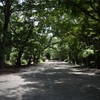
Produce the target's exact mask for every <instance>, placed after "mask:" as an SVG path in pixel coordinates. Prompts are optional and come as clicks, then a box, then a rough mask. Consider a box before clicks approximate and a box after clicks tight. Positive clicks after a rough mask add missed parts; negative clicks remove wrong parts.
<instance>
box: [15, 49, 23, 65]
mask: <svg viewBox="0 0 100 100" xmlns="http://www.w3.org/2000/svg"><path fill="white" fill-rule="evenodd" d="M22 54H23V50H19V52H18V57H17V61H16V66H21V57H22Z"/></svg>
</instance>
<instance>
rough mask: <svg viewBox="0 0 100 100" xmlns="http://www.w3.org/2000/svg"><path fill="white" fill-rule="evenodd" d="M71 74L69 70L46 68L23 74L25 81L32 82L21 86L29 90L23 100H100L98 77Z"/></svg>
mask: <svg viewBox="0 0 100 100" xmlns="http://www.w3.org/2000/svg"><path fill="white" fill-rule="evenodd" d="M71 72H73V71H72V70H71V69H70V68H67V69H55V68H51V69H50V68H48V69H46V70H44V71H40V72H37V73H31V74H25V75H24V74H23V75H22V76H21V77H22V78H24V79H25V81H30V82H33V84H27V85H24V86H23V88H30V89H31V90H30V91H29V92H27V93H25V94H24V95H23V96H22V98H23V100H100V95H99V94H100V80H99V78H100V76H95V75H94V76H89V75H82V74H75V73H71ZM32 88H33V89H32Z"/></svg>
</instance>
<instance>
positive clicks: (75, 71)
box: [68, 68, 95, 76]
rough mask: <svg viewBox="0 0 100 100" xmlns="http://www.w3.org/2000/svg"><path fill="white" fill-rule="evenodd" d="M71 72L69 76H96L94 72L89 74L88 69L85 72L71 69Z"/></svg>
mask: <svg viewBox="0 0 100 100" xmlns="http://www.w3.org/2000/svg"><path fill="white" fill-rule="evenodd" d="M70 70H71V72H68V73H69V74H78V75H90V76H93V75H95V73H94V72H89V71H87V70H86V69H85V70H86V71H84V70H83V69H75V68H71V69H70Z"/></svg>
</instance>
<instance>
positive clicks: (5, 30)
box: [0, 0, 11, 68]
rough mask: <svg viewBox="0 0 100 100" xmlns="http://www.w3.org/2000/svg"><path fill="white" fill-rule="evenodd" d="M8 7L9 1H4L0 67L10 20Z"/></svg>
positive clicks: (9, 5)
mask: <svg viewBox="0 0 100 100" xmlns="http://www.w3.org/2000/svg"><path fill="white" fill-rule="evenodd" d="M10 8H11V2H10V1H8V0H7V1H5V5H4V26H3V33H2V34H3V36H2V40H1V45H0V68H2V67H3V66H4V62H5V61H4V60H5V58H4V56H5V45H6V39H7V35H8V24H9V20H10V15H11V14H10Z"/></svg>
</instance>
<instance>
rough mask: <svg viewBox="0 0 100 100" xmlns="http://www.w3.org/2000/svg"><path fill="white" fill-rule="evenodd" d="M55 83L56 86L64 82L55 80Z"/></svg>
mask: <svg viewBox="0 0 100 100" xmlns="http://www.w3.org/2000/svg"><path fill="white" fill-rule="evenodd" d="M55 83H56V84H61V83H64V82H63V81H61V80H55Z"/></svg>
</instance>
